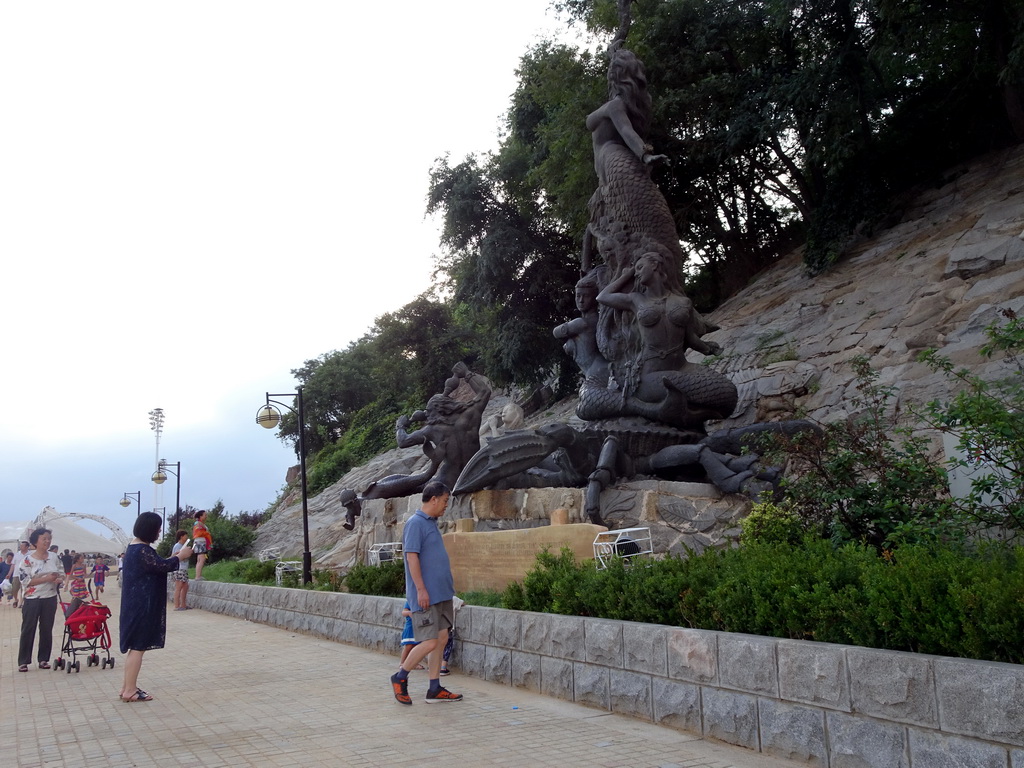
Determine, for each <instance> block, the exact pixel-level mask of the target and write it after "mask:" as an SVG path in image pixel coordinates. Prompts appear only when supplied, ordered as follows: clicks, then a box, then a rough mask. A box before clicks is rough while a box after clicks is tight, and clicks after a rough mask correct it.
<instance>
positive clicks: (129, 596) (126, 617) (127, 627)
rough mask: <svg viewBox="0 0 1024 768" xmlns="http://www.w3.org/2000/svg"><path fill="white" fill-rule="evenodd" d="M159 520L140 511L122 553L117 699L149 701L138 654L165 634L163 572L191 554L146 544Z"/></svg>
mask: <svg viewBox="0 0 1024 768" xmlns="http://www.w3.org/2000/svg"><path fill="white" fill-rule="evenodd" d="M162 525H163V521H162V520H161V519H160V515H158V514H157V513H156V512H143V513H142V514H141V515H139V516H138V517H137V518H136V519H135V528H134V529H133V530H132V533H133V534H135V538H134V539H132V542H131V544H129V545H128V549H126V550H125V553H124V573H123V574H122V576H123V584H122V588H121V589H122V591H121V617H120V635H121V653H125V654H127V655H128V657H127V658H126V659H125V661H124V682H123V683H122V685H121V701H125V702H136V701H152V700H153V697H152V696H150V695H149V694H148V693H146V692H145V691H144V690H142V689H141V688H139V672H140V671H141V670H142V655H143V654H144V653H145V652H146V651H149V650H152V649H154V648H163V647H164V639H165V638H166V635H167V574H168V573H171V572H173V571H176V570H177V569H178V564H179V562H180V561H182V560H188V558H190V557H191V556H192V548H191V547H182V548H181V549H179V550H178V554H177V555H176V556H175V557H169V558H166V559H164V558H162V557H160V556H159V555H158V554H157V553H156V550H155V549H153V547H152V546H150V545H151V544H152V543H153V542H154V541H156V540H157V539H158V538H159V537H160V528H161V526H162Z"/></svg>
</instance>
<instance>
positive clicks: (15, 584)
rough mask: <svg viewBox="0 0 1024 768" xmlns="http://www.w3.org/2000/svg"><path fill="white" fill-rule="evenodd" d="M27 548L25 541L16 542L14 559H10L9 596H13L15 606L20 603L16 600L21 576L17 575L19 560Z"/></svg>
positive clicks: (19, 594)
mask: <svg viewBox="0 0 1024 768" xmlns="http://www.w3.org/2000/svg"><path fill="white" fill-rule="evenodd" d="M28 548H29V543H28V542H27V541H21V542H18V551H17V552H15V553H14V559H13V560H12V561H11V568H12V570H11V597H13V598H14V607H15V608H18V607H19V606H20V605H21V604H22V603H21V602H19V601H18V598H19V597H21V576H19V575H18V569H19V568H20V567H21V561H22V560H24V559H25V555H27V554H28Z"/></svg>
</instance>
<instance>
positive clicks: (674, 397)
mask: <svg viewBox="0 0 1024 768" xmlns="http://www.w3.org/2000/svg"><path fill="white" fill-rule="evenodd" d="M625 5H626V6H627V7H628V3H626V4H625ZM628 27H629V25H628V15H625V23H624V24H623V26H622V27H621V28H620V31H619V34H618V35H617V37H616V40H615V41H614V42H613V43H612V44H611V46H610V48H609V67H608V100H607V101H606V102H605V103H604V104H602V105H601V106H600V107H598V108H597V109H596V110H594V111H593V112H592V113H591V114H590V115H589V116H588V117H587V123H586V124H587V128H588V129H589V130H590V134H591V137H592V142H593V151H594V168H595V170H596V172H597V178H598V187H597V189H596V190H595V192H594V194H593V196H592V197H591V200H590V204H589V209H590V210H589V213H590V216H589V224H588V226H587V230H586V232H585V234H584V238H583V249H582V254H581V277H580V280H579V281H578V282H577V284H576V286H575V291H576V306H577V309H578V310H579V313H580V316H579V317H577V318H574V319H571V320H569V321H567V322H565V323H563V324H561V325H559V326H558V327H556V328H555V329H554V330H553V333H554V335H555V337H556V338H559V339H564V340H565V344H564V348H565V351H566V352H567V353H568V354H569V355H571V356H572V358H573V359H574V360H575V362H576V364H577V365H578V366H579V368H580V370H581V372H582V374H583V383H582V385H581V388H580V393H579V395H580V397H579V405H578V408H577V412H576V413H577V416H578V417H579V418H580V419H582V420H583V421H584V422H585V423H586V427H585V428H584V429H580V430H577V429H573V428H571V427H569V426H568V425H566V424H564V423H554V424H548V425H545V426H543V427H541V428H540V429H535V430H510V431H505V433H504V434H500V435H496V436H495V435H494V432H496V431H497V430H496V429H495V430H489V429H488V428H487V426H486V425H485V426H484V428H481V416H482V414H483V410H484V406H485V405H486V403H487V399H488V398H489V396H490V393H491V389H490V385H489V383H488V382H487V380H486V379H484V378H483V377H482V376H481V375H480V374H475V373H472V372H470V371H469V370H468V369H467V368H465V366H462V365H461V364H460V365H457V366H456V369H455V375H454V376H453V377H452V379H449V381H448V382H446V385H445V389H444V392H443V393H442V394H439V395H435V396H434V397H432V398H431V399H430V401H429V402H428V404H427V407H426V410H425V411H420V412H417V413H416V414H413V416H412V418H411V419H409V418H406V417H402V418H401V419H399V421H398V423H397V425H396V427H397V431H396V437H397V441H398V445H399V447H408V446H410V445H415V444H421V445H422V446H423V452H424V454H425V455H426V456H427V457H428V458H429V459H430V463H429V467H428V468H427V470H426V471H424V472H422V473H420V474H417V475H399V476H391V477H385V478H383V479H381V480H378V481H377V482H375V483H372V484H371V485H370V486H369V487H368V488H366V489H365V490H364V491H363V492H362V493H361V494H357V493H356V492H355V491H354V490H345V491H343V493H342V501H343V503H344V504H345V505H346V507H347V508H348V510H349V519H348V521H347V524H346V527H347V528H350V527H351V526H352V525H353V524H354V520H355V517H356V516H357V515H358V514H359V508H360V500H361V499H372V498H388V497H394V496H405V495H410V494H413V493H416V492H418V491H419V490H421V489H422V487H423V485H424V484H425V483H426V482H427V481H428V480H430V479H431V478H436V479H440V480H443V481H444V482H445V483H447V484H448V485H449V487H452V488H453V491H454V493H455V494H456V495H459V494H464V493H469V492H473V491H477V490H481V489H484V488H514V487H518V488H523V487H527V488H528V487H580V486H586V488H587V491H586V496H585V499H586V501H585V512H586V514H587V516H588V517H589V518H590V519H591V520H592V521H593V522H595V523H598V524H601V523H602V518H601V511H600V495H601V491H602V490H603V489H604V488H605V487H606V486H607V485H608V484H609V483H610V482H612V481H613V480H616V479H620V478H632V477H636V476H652V475H654V476H662V477H684V478H687V479H702V480H706V481H710V482H712V483H714V484H715V485H717V486H718V487H719V488H720V489H721V490H723V491H725V492H729V493H746V494H748V495H751V496H757V495H759V494H761V493H762V492H764V491H765V490H766V489H769V488H771V487H772V483H773V481H774V480H775V479H776V473H775V472H774V471H773V470H771V469H765V470H762V469H761V468H760V467H759V465H758V457H757V455H756V453H752V452H751V451H750V449H751V448H752V447H753V436H755V435H757V434H758V433H760V432H762V431H764V430H766V429H782V428H785V429H802V428H805V427H806V424H804V423H803V422H788V423H787V424H786V426H785V427H782V426H779V425H775V424H773V425H755V426H754V427H752V428H747V429H742V430H726V431H721V432H717V433H714V434H712V435H710V436H709V435H708V434H707V432H706V430H705V426H704V425H705V422H707V421H709V420H715V419H724V418H727V417H728V416H729V415H730V414H731V413H732V411H733V409H734V408H735V407H736V403H737V391H736V387H735V386H734V385H733V383H732V382H731V381H730V380H729V379H728V378H727V377H725V376H724V375H722V374H720V373H718V372H716V371H714V370H713V369H711V368H710V367H707V366H704V365H700V364H698V363H694V362H691V361H690V360H688V359H687V356H686V353H687V351H689V350H696V351H698V352H700V353H702V354H704V355H711V354H716V353H718V352H720V351H721V350H720V348H719V347H718V345H716V344H715V343H713V342H707V341H705V340H704V339H703V336H704V335H705V334H707V333H709V332H710V331H713V330H717V327H716V326H714V325H712V324H711V323H709V322H708V321H706V320H705V319H704V318H703V317H701V315H700V313H699V312H697V310H696V309H695V308H694V306H693V302H692V301H691V300H690V299H689V298H687V296H686V295H685V294H684V293H683V290H682V284H681V279H680V275H681V274H682V267H683V262H684V258H685V257H684V255H683V252H682V249H681V247H680V243H679V237H678V234H677V232H676V228H675V223H674V221H673V219H672V214H671V211H670V210H669V208H668V205H667V203H666V202H665V198H664V196H663V195H662V194H661V192H660V190H659V189H658V186H657V184H656V183H655V182H654V181H653V179H652V178H651V168H652V166H653V165H655V164H656V163H659V162H662V161H664V160H665V157H664V156H663V155H658V154H654V150H653V148H652V147H651V146H650V145H649V144H648V143H647V130H648V125H649V123H650V119H651V97H650V95H649V94H648V92H647V80H646V76H645V73H644V67H643V64H642V63H641V62H640V60H639V59H638V58H637V57H636V56H635V55H634V54H633V53H632V52H631V51H629V50H627V49H626V48H624V47H623V43H624V40H625V35H626V33H627V32H628ZM459 390H462V391H463V396H462V397H461V398H460V397H458V396H456V395H453V392H457V391H459ZM410 421H425V422H426V424H425V426H423V427H421V428H419V429H417V430H415V431H413V432H409V431H408V427H409V426H410ZM481 432H483V433H484V434H485V435H486V434H487V433H488V432H491V436H489V437H487V441H486V444H485V445H484V446H483V447H482V448H481V446H480V441H479V436H480V434H481Z"/></svg>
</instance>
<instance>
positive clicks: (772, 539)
mask: <svg viewBox="0 0 1024 768" xmlns="http://www.w3.org/2000/svg"><path fill="white" fill-rule="evenodd" d="M740 531H741V533H740V542H741V543H742V544H753V543H755V542H760V543H763V544H783V543H789V544H796V543H797V542H798V541H800V539H801V538H803V535H804V525H803V522H802V521H801V520H800V516H799V515H798V514H797V513H796V511H794V510H793V509H792V507H790V506H789V505H787V504H773V503H772V502H770V501H762V502H759V503H757V504H754V506H753V507H752V508H751V510H750V514H748V515H747V516H746V517H745V518H743V519H742V520H740Z"/></svg>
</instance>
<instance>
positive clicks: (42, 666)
mask: <svg viewBox="0 0 1024 768" xmlns="http://www.w3.org/2000/svg"><path fill="white" fill-rule="evenodd" d="M39 668H40V669H49V668H50V662H48V661H40V662H39Z"/></svg>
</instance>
